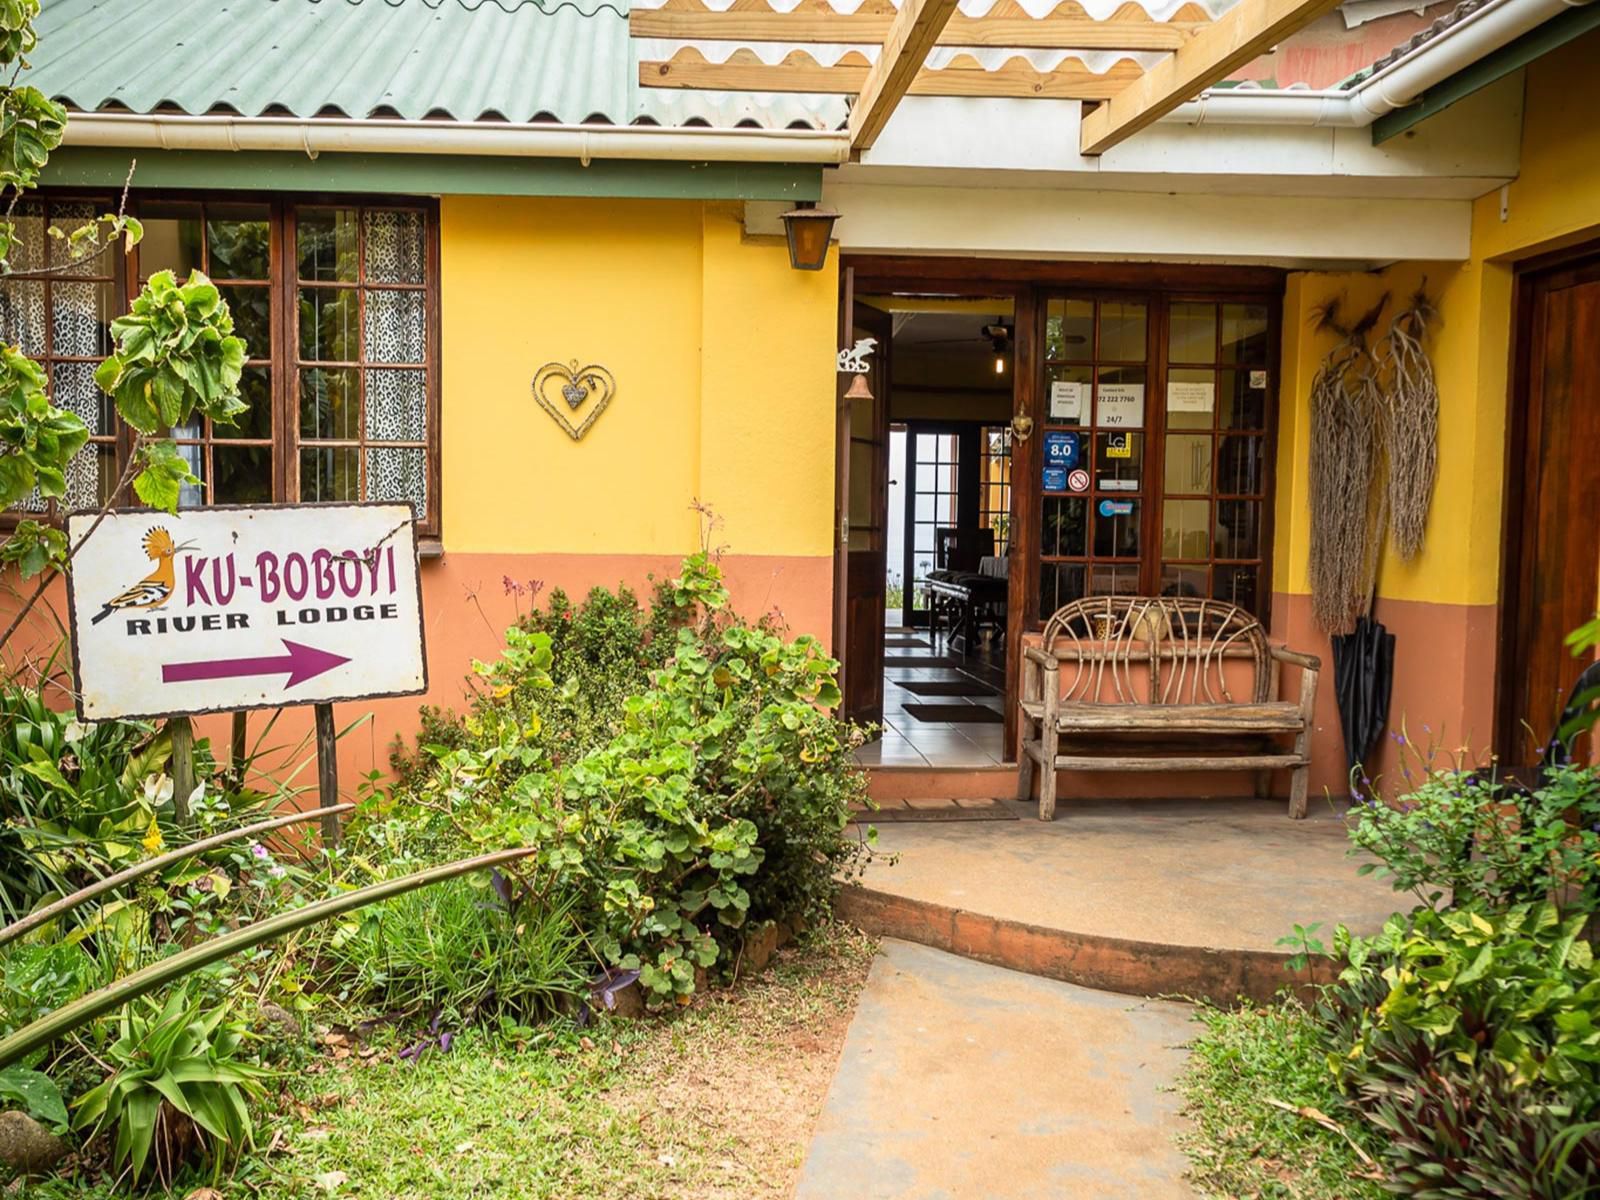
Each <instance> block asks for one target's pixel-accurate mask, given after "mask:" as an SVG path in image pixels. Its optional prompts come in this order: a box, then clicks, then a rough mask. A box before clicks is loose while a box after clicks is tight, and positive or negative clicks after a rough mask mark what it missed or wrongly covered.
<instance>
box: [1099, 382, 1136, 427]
mask: <svg viewBox="0 0 1600 1200" xmlns="http://www.w3.org/2000/svg"><path fill="white" fill-rule="evenodd" d="M1099 424H1100V427H1101V428H1102V429H1143V428H1144V384H1142V383H1102V384H1101V385H1100V421H1099Z"/></svg>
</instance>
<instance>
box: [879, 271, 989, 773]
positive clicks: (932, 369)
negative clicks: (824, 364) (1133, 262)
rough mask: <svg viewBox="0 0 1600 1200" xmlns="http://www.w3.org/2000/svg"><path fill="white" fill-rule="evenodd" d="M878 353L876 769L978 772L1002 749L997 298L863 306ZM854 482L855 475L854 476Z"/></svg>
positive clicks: (909, 298) (912, 299)
mask: <svg viewBox="0 0 1600 1200" xmlns="http://www.w3.org/2000/svg"><path fill="white" fill-rule="evenodd" d="M855 305H856V312H857V313H862V312H863V311H865V312H868V313H871V314H872V317H870V318H868V320H867V321H865V322H861V325H862V327H865V326H866V325H867V324H873V323H876V324H878V325H879V327H884V326H886V327H887V328H888V330H889V339H888V341H889V344H888V345H887V346H885V347H883V349H884V351H885V353H884V354H883V356H882V358H883V362H884V364H885V370H884V371H883V372H882V373H881V375H880V376H879V378H880V379H882V381H883V383H882V386H883V388H884V394H883V395H882V396H881V397H880V398H879V402H880V403H882V405H883V413H882V418H883V420H884V421H885V422H886V430H885V432H886V436H885V438H884V440H883V447H882V450H883V464H882V466H883V477H884V480H885V483H884V503H883V516H884V520H883V524H884V540H883V547H884V554H883V572H884V576H883V608H882V615H881V620H882V634H881V637H882V652H881V658H880V661H879V663H877V664H867V663H863V662H859V661H857V662H856V663H855V664H853V665H854V667H855V669H857V670H872V669H874V667H876V669H877V670H878V671H879V672H880V679H881V684H880V688H881V690H880V695H881V698H882V700H881V703H882V718H881V722H880V723H881V725H882V729H883V734H882V737H881V739H880V740H879V741H878V742H877V743H875V744H874V745H873V746H872V747H870V748H869V749H868V752H867V754H866V755H865V757H866V758H868V759H869V760H870V761H876V762H880V763H883V764H885V765H908V766H951V767H986V766H997V765H999V764H1000V763H1001V762H1002V761H1003V759H1004V739H1003V737H1002V731H1003V722H1004V711H1005V691H1006V670H1005V657H1004V655H1005V642H1006V618H1007V604H1008V587H1009V582H1008V575H1009V572H1008V570H1007V567H1008V550H1009V544H1008V533H1009V530H1010V522H1011V513H1010V506H1011V492H1010V447H1011V428H1010V419H1011V414H1012V412H1013V410H1014V391H1013V388H1014V384H1013V380H1014V376H1015V347H1016V335H1015V326H1014V323H1013V306H1012V301H1011V300H1010V299H1009V298H1008V297H974V298H956V297H947V296H913V295H893V294H888V295H871V296H860V297H857V298H856V301H855ZM853 469H854V467H853Z"/></svg>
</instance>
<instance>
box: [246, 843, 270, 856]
mask: <svg viewBox="0 0 1600 1200" xmlns="http://www.w3.org/2000/svg"><path fill="white" fill-rule="evenodd" d="M250 853H251V854H253V855H255V856H256V857H257V858H267V857H268V854H267V848H266V847H265V846H263V845H262V844H261V843H260V842H251V843H250Z"/></svg>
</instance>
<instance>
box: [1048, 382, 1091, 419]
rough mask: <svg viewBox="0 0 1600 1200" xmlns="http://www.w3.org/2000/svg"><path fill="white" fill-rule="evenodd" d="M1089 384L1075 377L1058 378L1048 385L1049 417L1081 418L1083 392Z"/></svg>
mask: <svg viewBox="0 0 1600 1200" xmlns="http://www.w3.org/2000/svg"><path fill="white" fill-rule="evenodd" d="M1088 387H1089V385H1088V384H1086V383H1080V382H1078V381H1077V380H1075V379H1058V380H1056V381H1055V382H1054V383H1052V384H1051V385H1050V419H1051V420H1052V421H1081V420H1083V394H1084V392H1085V391H1087V390H1088Z"/></svg>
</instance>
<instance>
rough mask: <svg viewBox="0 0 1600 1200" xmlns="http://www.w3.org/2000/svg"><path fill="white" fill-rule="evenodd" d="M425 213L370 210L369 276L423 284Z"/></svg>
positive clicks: (368, 222) (368, 219) (368, 241)
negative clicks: (423, 227) (423, 221)
mask: <svg viewBox="0 0 1600 1200" xmlns="http://www.w3.org/2000/svg"><path fill="white" fill-rule="evenodd" d="M423 246H424V242H423V229H422V214H421V213H419V212H385V211H382V210H378V209H373V210H369V211H368V212H367V279H368V280H370V281H371V282H373V283H421V282H422V264H423V256H424V250H423Z"/></svg>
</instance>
